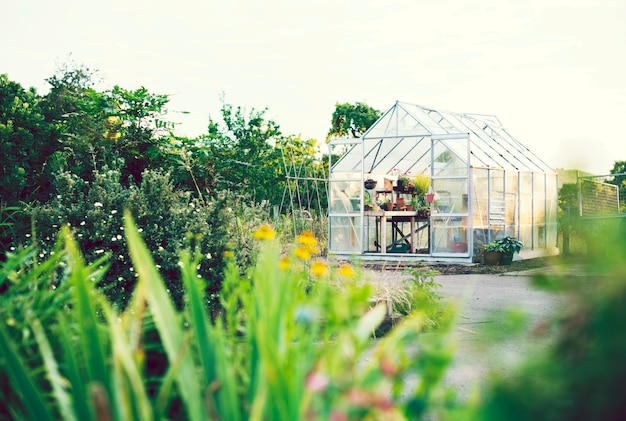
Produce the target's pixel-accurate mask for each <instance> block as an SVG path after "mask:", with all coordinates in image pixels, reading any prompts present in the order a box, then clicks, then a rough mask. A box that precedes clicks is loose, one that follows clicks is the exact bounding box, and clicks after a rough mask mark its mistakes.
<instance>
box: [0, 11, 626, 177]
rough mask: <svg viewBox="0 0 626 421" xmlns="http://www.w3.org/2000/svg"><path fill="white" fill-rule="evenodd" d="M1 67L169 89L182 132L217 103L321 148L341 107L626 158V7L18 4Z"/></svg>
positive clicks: (576, 154)
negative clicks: (489, 126) (491, 129)
mask: <svg viewBox="0 0 626 421" xmlns="http://www.w3.org/2000/svg"><path fill="white" fill-rule="evenodd" d="M6 3H8V4H4V5H3V7H2V15H3V16H2V18H1V24H0V73H7V74H8V75H9V79H11V80H14V81H17V82H19V83H20V84H22V86H24V87H25V88H28V87H31V86H34V87H36V88H37V89H38V91H39V92H40V93H42V94H43V93H45V92H47V83H46V82H45V81H44V79H45V78H47V77H49V76H51V75H53V74H54V72H55V70H56V69H57V67H58V65H59V64H60V63H64V62H67V61H68V57H69V55H70V53H71V57H72V60H73V61H75V62H77V63H81V64H85V65H87V66H89V67H92V68H95V69H98V70H99V71H100V74H101V76H103V77H104V78H105V82H106V83H107V84H108V86H111V85H113V84H117V85H120V86H122V87H124V88H126V89H136V88H138V87H140V86H145V87H146V88H148V90H149V91H150V92H152V93H156V94H170V95H172V96H171V102H170V108H171V109H175V110H186V111H190V112H191V115H189V116H182V115H177V116H176V117H175V119H177V120H179V121H180V122H182V123H183V124H182V126H181V130H180V132H181V134H184V135H187V136H191V137H193V136H196V135H199V134H201V133H205V132H206V126H207V122H208V117H209V115H210V116H211V117H212V118H213V119H214V120H220V114H219V107H220V96H221V94H222V93H223V94H224V95H225V98H226V102H227V103H230V104H233V105H235V106H243V107H245V108H246V109H248V110H250V109H251V108H255V109H263V108H265V107H267V108H268V113H267V117H268V118H270V119H272V120H274V121H275V122H277V123H278V124H279V125H280V126H281V128H282V130H283V133H285V134H301V135H302V136H303V137H306V138H308V137H313V138H317V139H319V140H320V142H323V139H324V138H325V136H326V133H327V131H328V129H329V127H330V120H331V115H332V112H333V110H334V107H335V103H336V102H342V103H343V102H348V103H354V102H356V101H361V102H365V103H367V104H368V105H370V106H372V107H374V108H377V109H379V110H381V111H385V110H387V109H388V108H390V107H391V106H392V105H393V104H394V102H395V101H396V100H400V101H404V102H409V103H415V104H420V105H424V106H428V107H434V108H440V109H443V110H447V111H454V112H468V113H479V114H495V115H496V116H498V118H499V119H500V121H501V122H502V123H503V125H504V126H505V127H507V128H508V129H509V130H510V131H511V133H512V134H513V135H514V136H515V137H516V138H517V139H518V140H520V141H521V142H522V143H523V144H524V145H525V146H527V147H528V148H529V149H531V150H532V151H533V152H535V153H536V154H537V155H539V156H540V157H541V158H542V159H544V160H545V161H546V162H547V163H549V164H550V165H552V166H553V167H554V168H567V169H573V168H577V169H582V170H587V171H591V172H594V173H597V174H607V173H608V172H609V170H610V169H611V168H612V167H613V163H614V161H616V160H626V136H625V135H624V131H623V130H622V126H623V125H624V123H626V81H625V77H626V1H624V0H516V1H504V0H478V1H473V2H472V1H467V0H386V1H382V0H378V1H372V0H345V1H341V0H319V1H315V0H309V1H296V0H292V1H287V0H273V1H270V0H268V1H262V0H219V1H209V0H204V1H200V0H195V1H192V0H179V1H163V0H150V1H148V0H144V1H141V0H126V1H120V0H113V1H106V2H102V1H98V2H95V1H88V0H66V1H63V2H54V1H49V0H39V1H36V0H21V1H11V2H6Z"/></svg>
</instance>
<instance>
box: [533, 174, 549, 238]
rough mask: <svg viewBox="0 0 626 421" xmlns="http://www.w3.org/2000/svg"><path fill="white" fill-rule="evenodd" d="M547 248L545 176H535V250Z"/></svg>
mask: <svg viewBox="0 0 626 421" xmlns="http://www.w3.org/2000/svg"><path fill="white" fill-rule="evenodd" d="M536 248H542V249H543V248H546V183H545V175H544V174H539V173H536V174H533V250H534V249H536Z"/></svg>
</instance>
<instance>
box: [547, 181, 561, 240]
mask: <svg viewBox="0 0 626 421" xmlns="http://www.w3.org/2000/svg"><path fill="white" fill-rule="evenodd" d="M557 198H558V188H557V177H556V174H546V243H547V244H546V247H556V245H557V238H558V230H557V228H558V227H557V215H558V200H557Z"/></svg>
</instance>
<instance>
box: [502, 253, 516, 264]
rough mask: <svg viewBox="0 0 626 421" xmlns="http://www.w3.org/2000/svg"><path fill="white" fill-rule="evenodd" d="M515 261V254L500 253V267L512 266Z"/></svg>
mask: <svg viewBox="0 0 626 421" xmlns="http://www.w3.org/2000/svg"><path fill="white" fill-rule="evenodd" d="M512 261H513V253H511V252H509V253H500V266H506V265H510V264H511V262H512Z"/></svg>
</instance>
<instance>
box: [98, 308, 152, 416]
mask: <svg viewBox="0 0 626 421" xmlns="http://www.w3.org/2000/svg"><path fill="white" fill-rule="evenodd" d="M103 309H104V312H105V314H106V316H107V320H108V322H109V327H110V330H109V332H110V333H109V334H110V338H111V341H112V347H113V365H114V367H115V380H116V383H117V385H118V387H116V388H115V392H117V399H116V402H117V403H118V408H117V410H118V412H119V413H120V414H122V415H123V417H124V418H125V419H133V418H137V417H138V418H139V419H141V420H151V419H153V415H152V406H151V403H150V399H149V398H148V395H147V393H146V390H145V387H144V383H143V378H142V376H141V372H140V369H139V367H138V366H137V364H136V362H135V360H134V359H133V355H134V354H135V350H134V349H133V346H132V344H131V343H130V342H129V341H128V339H127V337H126V335H125V333H124V331H123V329H122V324H121V323H118V322H117V314H116V313H115V312H114V311H113V309H111V308H110V306H108V305H107V304H104V303H103ZM133 310H134V309H128V311H127V313H128V314H130V312H132V311H133ZM129 317H131V318H132V317H141V315H140V314H139V315H136V314H135V315H129ZM122 391H124V392H125V393H121V392H122Z"/></svg>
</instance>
